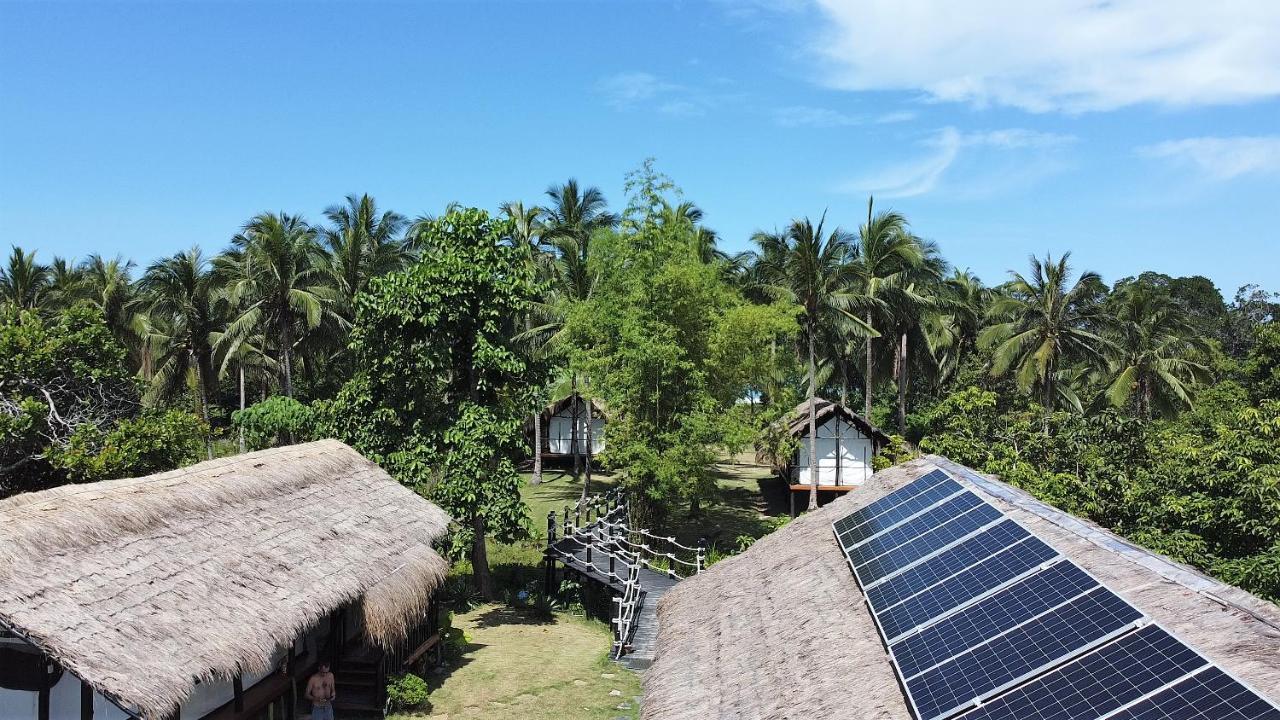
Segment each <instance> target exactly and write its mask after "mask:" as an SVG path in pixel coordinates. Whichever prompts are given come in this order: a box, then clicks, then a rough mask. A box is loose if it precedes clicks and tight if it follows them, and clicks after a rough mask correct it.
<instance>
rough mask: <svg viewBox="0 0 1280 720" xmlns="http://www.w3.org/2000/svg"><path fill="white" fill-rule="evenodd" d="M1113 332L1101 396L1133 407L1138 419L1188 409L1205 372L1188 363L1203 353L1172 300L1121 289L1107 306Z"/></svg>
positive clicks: (1136, 288) (1146, 289)
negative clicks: (1106, 381) (1107, 381)
mask: <svg viewBox="0 0 1280 720" xmlns="http://www.w3.org/2000/svg"><path fill="white" fill-rule="evenodd" d="M1107 316H1108V318H1109V324H1110V325H1111V327H1112V330H1111V332H1110V333H1108V334H1109V336H1110V339H1111V342H1112V345H1111V347H1110V348H1109V349H1110V350H1111V355H1112V360H1111V368H1110V371H1111V378H1112V379H1111V381H1110V384H1109V385H1108V386H1107V389H1106V391H1105V393H1104V394H1105V397H1106V399H1107V401H1108V402H1110V403H1111V404H1112V405H1113V406H1114V407H1117V408H1122V407H1126V406H1128V405H1130V404H1136V406H1137V411H1138V415H1139V416H1140V417H1142V418H1150V417H1151V413H1152V410H1153V409H1154V410H1156V411H1158V412H1159V413H1160V414H1161V415H1163V416H1166V417H1167V416H1171V415H1173V414H1174V413H1176V412H1177V410H1179V409H1181V408H1184V407H1191V400H1192V393H1193V392H1194V387H1195V385H1196V384H1197V383H1200V382H1204V381H1206V380H1208V376H1209V369H1208V368H1207V367H1206V366H1204V365H1203V364H1201V363H1198V362H1196V361H1194V360H1193V359H1192V358H1193V357H1196V356H1197V355H1200V354H1202V353H1204V352H1206V351H1207V346H1206V345H1205V343H1204V342H1203V340H1201V339H1200V338H1199V337H1198V336H1197V335H1196V334H1195V329H1194V327H1193V326H1192V324H1191V321H1190V319H1189V317H1188V316H1187V315H1186V314H1185V312H1184V310H1183V308H1182V307H1180V306H1179V305H1178V304H1177V303H1176V302H1174V300H1173V298H1172V297H1170V296H1169V295H1167V294H1166V293H1164V292H1161V291H1160V290H1158V289H1157V288H1155V287H1153V286H1151V285H1146V284H1141V283H1135V284H1130V285H1126V286H1124V287H1123V288H1122V289H1121V290H1120V291H1119V292H1118V293H1116V294H1114V295H1112V296H1111V298H1109V299H1108V303H1107Z"/></svg>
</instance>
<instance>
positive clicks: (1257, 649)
mask: <svg viewBox="0 0 1280 720" xmlns="http://www.w3.org/2000/svg"><path fill="white" fill-rule="evenodd" d="M934 467H938V468H941V469H942V470H944V471H946V472H947V473H948V474H949V475H951V476H952V477H953V478H955V479H956V480H958V481H960V482H961V483H962V484H964V485H966V486H967V487H969V488H970V489H972V490H974V491H975V492H977V493H978V494H979V495H982V496H983V497H985V498H986V499H988V500H990V501H991V502H992V503H993V504H995V505H996V506H997V507H998V508H1000V509H1001V510H1003V511H1005V512H1006V513H1008V514H1009V516H1011V517H1013V518H1014V519H1015V520H1017V521H1018V522H1019V523H1021V524H1022V525H1023V526H1024V527H1026V528H1027V529H1029V530H1031V531H1032V532H1033V533H1035V534H1036V535H1038V536H1039V537H1040V538H1041V539H1043V540H1045V541H1046V542H1048V543H1049V544H1050V545H1052V546H1054V547H1055V548H1056V549H1057V550H1058V551H1059V552H1061V553H1062V554H1063V555H1065V556H1067V557H1068V558H1070V559H1071V560H1073V561H1074V562H1075V563H1077V564H1078V565H1080V566H1081V567H1083V568H1084V569H1085V570H1087V571H1088V572H1090V573H1092V574H1093V575H1094V576H1095V577H1097V578H1098V579H1099V580H1100V581H1101V582H1102V583H1104V584H1105V585H1107V586H1108V587H1110V588H1111V589H1112V590H1113V591H1115V592H1117V593H1118V594H1119V595H1121V596H1123V597H1124V598H1125V599H1126V600H1128V601H1129V602H1130V603H1132V604H1133V605H1134V606H1136V607H1137V608H1139V609H1140V610H1143V611H1145V612H1146V613H1147V614H1148V615H1149V616H1151V617H1152V618H1153V619H1154V620H1155V621H1156V622H1159V623H1160V624H1161V625H1163V626H1164V627H1165V628H1167V629H1169V630H1170V631H1171V632H1173V633H1174V634H1176V635H1178V636H1179V637H1181V638H1182V639H1183V640H1184V641H1186V642H1188V643H1189V644H1191V645H1193V646H1194V647H1195V648H1196V649H1197V650H1199V651H1200V652H1201V653H1202V654H1204V655H1205V656H1206V657H1207V658H1208V659H1209V660H1210V661H1213V662H1216V663H1217V664H1218V665H1220V666H1221V667H1222V668H1224V669H1226V670H1228V671H1229V672H1231V673H1234V674H1235V675H1236V676H1237V677H1239V678H1241V679H1243V680H1244V681H1245V682H1247V683H1249V684H1250V685H1252V687H1253V688H1254V689H1256V690H1258V691H1260V692H1263V693H1265V694H1268V696H1269V697H1270V699H1271V700H1272V701H1277V700H1280V608H1278V607H1277V606H1276V605H1273V604H1271V603H1268V602H1266V601H1263V600H1260V599H1258V598H1256V597H1254V596H1252V595H1250V594H1249V593H1247V592H1245V591H1243V590H1240V589H1239V588H1234V587H1231V586H1229V585H1225V584H1223V583H1221V582H1218V581H1217V580H1214V579H1212V578H1209V577H1206V576H1204V575H1202V574H1200V573H1198V572H1196V571H1195V570H1193V569H1191V568H1189V567H1186V566H1184V565H1179V564H1177V563H1175V562H1173V561H1171V560H1169V559H1167V558H1165V557H1162V556H1160V555H1156V554H1155V553H1152V552H1149V551H1147V550H1144V549H1142V548H1139V547H1136V546H1134V545H1132V544H1131V543H1129V542H1127V541H1125V540H1123V539H1121V538H1119V537H1117V536H1115V535H1113V534H1112V533H1110V532H1107V531H1106V530H1103V529H1101V528H1099V527H1098V526H1096V525H1093V524H1091V523H1088V522H1086V521H1083V520H1080V519H1078V518H1075V517H1072V516H1070V515H1066V514H1064V513H1062V512H1060V511H1058V510H1056V509H1054V508H1052V507H1049V506H1047V505H1045V504H1043V503H1041V502H1039V501H1037V500H1035V499H1034V498H1032V497H1031V496H1029V495H1027V494H1026V493H1024V492H1022V491H1021V490H1017V489H1015V488H1012V487H1010V486H1008V485H1005V484H1004V483H1001V482H998V481H996V480H993V479H990V478H987V477H984V476H981V475H978V474H977V473H974V472H973V471H971V470H968V469H967V468H964V467H962V466H960V465H956V464H954V463H952V462H950V461H948V460H946V459H945V458H941V457H938V456H927V457H925V458H921V459H919V460H914V461H912V462H909V463H905V464H903V465H899V466H897V467H894V468H890V469H888V470H884V471H881V472H878V473H876V474H875V475H874V476H872V478H871V479H870V480H869V481H868V482H867V483H866V484H865V485H862V486H859V487H858V488H856V489H855V490H853V491H852V492H850V493H848V494H847V495H845V496H844V497H842V498H840V499H838V500H836V501H834V502H832V503H831V504H829V505H827V506H825V507H823V508H821V509H819V510H817V511H814V512H810V513H808V514H805V515H803V516H801V517H799V518H798V519H796V520H794V521H793V522H791V523H790V524H788V525H787V526H786V527H784V528H782V529H781V530H779V531H777V532H775V533H773V534H772V535H769V536H767V537H764V538H761V539H760V540H759V541H757V542H756V543H755V544H754V545H752V546H751V548H750V549H748V550H747V551H746V552H744V553H742V554H741V555H738V556H735V557H732V558H729V559H727V560H723V561H721V562H719V563H716V564H715V565H714V566H712V567H711V568H710V569H709V570H707V571H706V572H704V573H702V574H701V575H697V576H695V577H693V578H690V579H688V580H685V581H682V582H681V583H680V584H679V585H677V586H676V587H675V589H673V590H672V591H670V592H668V593H667V594H666V595H665V596H664V597H663V599H662V601H661V603H660V604H659V605H658V616H659V628H660V629H659V634H658V653H657V660H656V662H655V663H654V665H653V666H652V667H651V668H650V669H649V671H648V674H647V675H646V677H645V681H644V688H645V701H644V713H643V716H642V717H643V718H644V719H645V720H694V719H695V718H696V719H697V720H708V719H714V718H735V719H741V720H761V719H765V718H768V719H771V720H772V719H775V718H797V719H800V718H803V719H804V720H824V719H825V718H841V719H842V720H844V719H849V720H857V719H859V718H868V719H869V718H876V719H877V720H889V719H892V720H899V719H900V720H909V719H910V718H911V712H910V711H909V710H908V706H907V702H906V699H905V698H904V696H903V693H902V690H901V689H900V688H899V685H898V682H897V679H896V677H895V675H894V672H893V669H892V667H891V666H890V663H889V656H888V654H887V652H886V650H885V649H884V646H883V645H882V644H881V641H880V638H879V636H878V635H877V632H876V629H875V625H874V623H873V621H872V619H871V615H870V612H869V611H868V609H867V606H866V603H865V602H864V600H863V597H862V593H861V591H860V590H859V588H858V584H857V582H856V581H855V580H854V578H853V574H852V573H851V572H850V571H849V566H848V564H847V563H846V561H845V558H844V555H843V554H842V553H841V551H840V548H839V546H838V545H837V544H836V541H835V536H834V534H833V533H832V530H831V523H832V522H833V521H835V520H836V519H838V518H841V517H844V516H845V515H847V514H849V513H850V512H852V511H853V510H855V509H857V508H859V507H862V506H864V505H867V504H869V503H870V502H872V501H874V500H876V499H877V498H879V497H881V496H883V495H885V494H887V493H889V492H892V491H893V490H895V489H897V488H899V487H901V486H903V485H905V484H907V483H908V482H911V481H912V480H915V479H916V478H918V477H920V476H921V475H923V474H924V473H926V472H929V471H930V470H932V469H934Z"/></svg>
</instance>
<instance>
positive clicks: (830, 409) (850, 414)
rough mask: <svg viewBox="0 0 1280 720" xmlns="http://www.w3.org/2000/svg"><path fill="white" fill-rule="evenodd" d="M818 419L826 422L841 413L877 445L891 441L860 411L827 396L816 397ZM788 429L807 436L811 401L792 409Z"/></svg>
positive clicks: (794, 435)
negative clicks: (860, 413)
mask: <svg viewBox="0 0 1280 720" xmlns="http://www.w3.org/2000/svg"><path fill="white" fill-rule="evenodd" d="M815 404H816V406H817V410H818V412H817V416H818V417H817V420H818V424H819V425H821V424H822V423H824V422H826V421H827V420H828V419H830V418H831V416H833V415H837V414H838V415H840V416H841V417H843V418H844V419H845V421H846V422H848V423H851V424H852V425H853V426H854V427H856V428H858V429H859V430H861V431H862V432H863V433H864V434H865V435H866V436H867V437H869V438H871V439H872V440H873V441H874V442H875V444H876V445H877V446H882V445H886V444H888V442H889V436H888V435H886V434H885V433H884V432H883V431H881V430H880V429H879V428H877V427H876V426H875V425H872V424H871V421H870V420H868V419H866V418H864V417H862V416H861V415H859V414H858V413H856V412H854V411H853V410H851V409H850V408H849V407H848V406H847V405H842V404H840V403H838V402H834V401H832V400H827V399H825V398H816V399H815ZM787 431H788V432H790V433H791V435H792V436H793V437H806V436H808V435H809V401H808V400H805V401H804V402H802V403H800V404H799V405H797V406H796V407H795V409H794V410H792V411H791V414H790V415H789V416H788V420H787Z"/></svg>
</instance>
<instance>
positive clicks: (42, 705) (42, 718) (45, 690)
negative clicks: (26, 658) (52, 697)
mask: <svg viewBox="0 0 1280 720" xmlns="http://www.w3.org/2000/svg"><path fill="white" fill-rule="evenodd" d="M36 717H37V718H39V720H49V687H48V683H45V684H44V686H42V687H41V688H40V693H39V695H38V696H37V699H36Z"/></svg>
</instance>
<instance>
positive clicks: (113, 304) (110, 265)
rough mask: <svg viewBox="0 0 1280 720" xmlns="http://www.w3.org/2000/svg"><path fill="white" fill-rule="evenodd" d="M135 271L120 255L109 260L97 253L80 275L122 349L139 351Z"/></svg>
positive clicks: (91, 257) (88, 295)
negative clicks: (134, 283) (122, 346)
mask: <svg viewBox="0 0 1280 720" xmlns="http://www.w3.org/2000/svg"><path fill="white" fill-rule="evenodd" d="M133 268H134V262H133V261H132V260H125V259H124V258H122V257H120V256H119V255H117V256H115V257H113V258H111V259H110V260H107V259H104V258H103V257H102V256H101V255H99V254H97V253H94V254H93V255H90V256H89V259H88V260H86V261H85V262H84V264H82V265H81V266H80V274H81V276H82V278H83V280H82V281H81V284H82V286H83V288H84V290H83V292H84V295H85V296H86V298H87V299H88V300H89V302H91V303H93V304H94V305H95V306H97V307H98V308H99V309H100V310H102V316H103V317H104V318H106V321H107V327H109V328H111V332H112V333H113V334H114V335H115V336H116V338H117V339H119V340H120V343H121V344H122V345H124V346H125V347H127V348H130V349H131V350H136V349H137V347H138V340H139V338H140V333H141V327H142V324H141V316H140V314H139V312H138V310H139V297H138V293H137V288H135V287H134V285H133V277H132V276H133Z"/></svg>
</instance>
